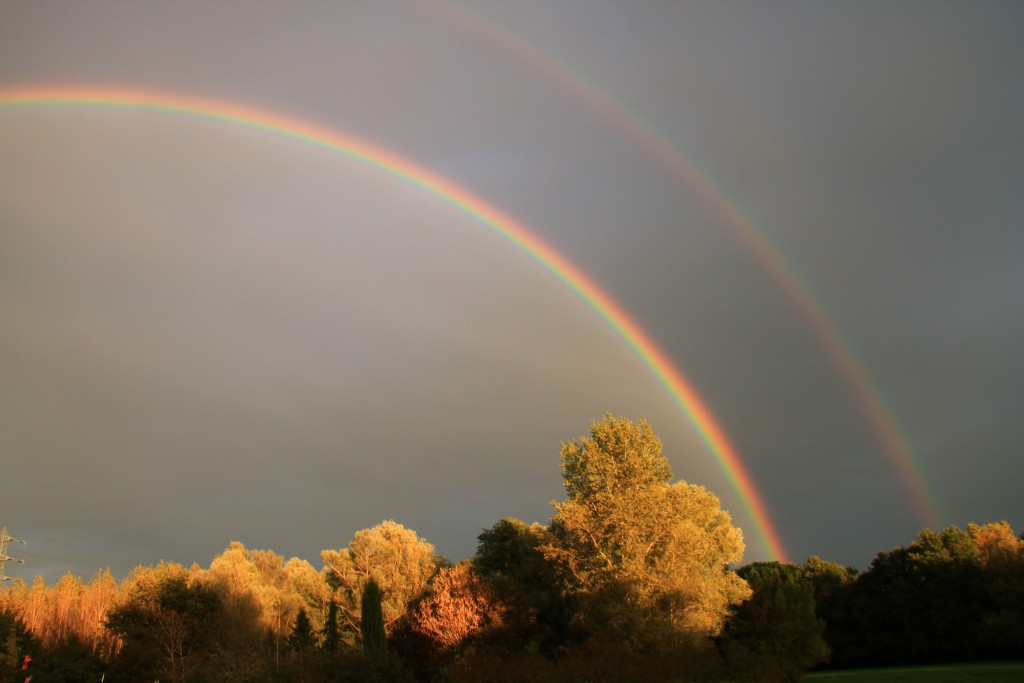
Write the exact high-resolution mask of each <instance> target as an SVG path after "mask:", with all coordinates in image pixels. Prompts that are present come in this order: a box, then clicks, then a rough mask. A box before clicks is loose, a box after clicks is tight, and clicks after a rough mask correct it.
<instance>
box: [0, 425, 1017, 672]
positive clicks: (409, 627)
mask: <svg viewBox="0 0 1024 683" xmlns="http://www.w3.org/2000/svg"><path fill="white" fill-rule="evenodd" d="M561 458H562V476H563V481H564V483H565V490H566V499H565V500H564V501H562V502H560V503H557V504H556V505H555V513H554V515H553V516H552V518H551V520H550V522H549V524H548V525H546V526H542V525H540V524H532V525H527V524H525V523H524V522H521V521H519V520H515V519H503V520H500V521H498V522H496V523H495V524H494V525H493V526H492V527H490V528H489V529H485V530H483V531H482V533H481V534H480V535H479V537H478V540H479V544H478V547H477V552H476V555H475V556H474V557H473V558H472V559H470V560H465V561H462V562H459V563H458V564H455V565H452V564H451V563H450V562H448V561H447V560H446V559H445V558H443V557H441V556H439V555H438V554H437V553H436V552H435V550H434V547H433V546H432V545H431V544H430V543H428V542H427V541H426V540H424V539H422V538H419V537H418V536H417V534H416V533H415V532H414V531H413V530H411V529H407V528H405V527H404V526H402V525H401V524H398V523H396V522H394V521H385V522H382V523H381V524H379V525H377V526H375V527H373V528H371V529H364V530H362V531H359V532H357V533H356V534H355V535H354V536H353V538H352V539H351V541H350V542H349V544H348V546H347V547H344V548H338V549H326V550H324V551H323V552H322V553H321V558H320V559H321V562H322V566H321V568H320V569H317V568H316V567H314V566H313V565H312V564H310V563H309V562H308V561H306V560H301V559H298V558H292V559H289V560H287V561H286V560H285V558H284V557H282V556H280V555H278V554H276V553H274V552H273V551H270V550H251V549H247V548H245V547H244V546H243V545H242V544H240V543H231V544H230V545H229V546H228V547H227V548H226V549H225V550H224V551H223V552H222V553H221V554H219V555H218V556H217V557H215V558H214V559H213V561H212V562H211V563H210V566H209V567H208V568H205V569H204V568H201V567H199V566H197V565H193V566H192V567H188V568H186V567H183V566H181V565H178V564H174V563H161V564H159V565H157V566H155V567H137V568H136V569H135V570H133V571H132V572H131V574H130V575H129V576H128V577H127V578H125V579H124V580H123V581H121V582H118V581H117V580H116V579H115V578H114V577H113V576H112V575H111V574H110V573H109V572H101V573H99V574H97V575H96V576H94V577H92V578H91V579H90V580H89V581H88V582H86V581H84V580H83V579H81V578H79V577H77V576H73V575H71V574H67V575H65V576H64V577H62V578H61V579H60V580H59V581H57V582H56V583H55V584H54V585H52V586H47V585H46V584H45V582H44V581H43V580H42V579H41V578H37V579H36V580H35V582H33V583H32V585H28V584H26V583H24V582H22V581H20V580H19V581H16V582H15V583H14V584H13V585H12V586H10V587H8V588H5V589H4V590H2V591H0V679H2V680H12V681H22V680H24V679H25V678H26V677H27V676H32V680H33V681H34V682H36V683H38V682H39V681H51V680H52V681H94V680H100V679H101V677H102V678H103V680H105V681H140V680H163V681H207V680H211V681H212V680H217V681H236V680H237V681H396V682H399V681H401V682H404V681H409V682H413V681H424V682H426V681H452V682H466V683H469V682H477V681H488V682H489V681H493V682H496V683H497V682H499V681H524V680H529V681H608V682H612V681H638V680H643V681H681V680H750V681H795V680H798V679H799V678H800V677H801V676H802V674H803V673H804V672H805V671H806V670H807V669H809V668H812V667H819V666H838V667H851V666H868V665H894V664H913V663H926V662H951V661H966V660H973V659H983V658H1007V657H1019V656H1020V654H1021V653H1022V652H1024V540H1022V538H1020V537H1018V536H1016V535H1015V534H1014V532H1013V530H1012V529H1011V528H1010V527H1009V525H1008V524H1006V523H1005V522H999V523H995V524H986V525H984V526H977V525H973V524H972V525H968V527H967V529H966V530H962V529H959V528H956V527H951V528H949V529H946V530H945V531H943V532H941V533H937V532H934V531H931V530H924V531H922V532H921V533H920V534H919V535H918V537H917V538H916V539H915V540H914V541H913V542H912V543H911V544H910V545H909V546H907V547H906V548H895V549H893V550H891V551H888V552H884V553H879V555H878V556H877V557H876V558H875V560H874V561H873V562H872V564H871V567H870V568H869V569H868V570H867V571H865V572H864V573H862V574H859V573H858V572H857V571H856V570H855V569H852V568H849V567H843V566H840V565H838V564H836V563H833V562H827V561H824V560H821V559H819V558H817V557H811V558H809V559H808V560H807V561H806V562H805V563H803V564H799V565H791V564H779V563H774V562H771V563H764V562H761V563H754V564H748V565H745V566H739V567H737V565H738V564H739V563H740V562H741V560H742V555H743V550H744V546H743V539H742V533H741V532H740V530H739V529H738V528H736V527H735V526H733V524H732V521H731V520H730V518H729V515H728V514H727V513H726V512H724V511H722V510H721V509H720V506H719V501H718V499H717V498H716V497H715V496H714V495H713V494H712V493H710V492H709V491H707V490H706V489H704V488H703V487H701V486H696V485H692V484H687V483H686V482H682V481H676V482H673V481H672V472H671V469H670V467H669V464H668V461H667V460H666V459H665V457H664V455H663V454H662V450H661V443H660V442H659V440H658V438H657V437H656V436H655V435H654V434H653V433H652V432H651V429H650V427H649V426H648V425H647V424H646V423H645V422H643V421H640V422H635V423H634V422H632V421H630V420H626V419H619V418H614V417H611V416H605V418H604V419H603V420H602V421H600V422H598V423H596V424H594V425H593V426H592V428H591V430H590V433H589V435H587V436H585V437H581V438H579V439H577V440H575V441H572V442H570V443H567V444H564V445H563V447H562V453H561Z"/></svg>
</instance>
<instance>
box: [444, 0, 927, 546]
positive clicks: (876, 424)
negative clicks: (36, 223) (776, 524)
mask: <svg viewBox="0 0 1024 683" xmlns="http://www.w3.org/2000/svg"><path fill="white" fill-rule="evenodd" d="M432 7H435V8H441V9H443V10H445V11H446V12H447V14H448V15H449V16H450V17H451V18H452V19H453V20H454V21H456V22H458V23H460V24H462V25H463V26H464V27H465V28H466V29H467V30H468V31H469V32H471V33H475V34H478V35H480V36H481V37H482V39H483V40H485V41H486V43H487V44H488V45H492V46H493V45H498V46H500V47H501V48H502V49H504V50H506V51H508V52H510V53H511V54H513V55H515V56H516V57H517V58H519V59H520V60H522V61H523V62H524V63H525V64H527V65H528V66H529V67H530V68H531V69H533V70H534V71H536V72H537V73H540V74H542V75H544V76H546V77H547V78H548V79H550V80H551V81H552V82H554V83H555V84H557V85H558V87H559V89H560V90H561V91H562V92H566V93H571V94H572V95H573V96H574V97H576V98H577V99H579V100H580V101H581V102H583V103H584V104H585V105H586V106H587V107H588V109H589V110H590V111H592V112H596V113H597V114H599V115H600V116H602V117H603V118H604V119H605V120H607V121H609V122H610V123H611V125H612V126H613V127H614V128H615V129H617V130H618V131H619V132H620V133H621V134H622V135H624V136H625V137H627V138H628V139H630V140H631V141H632V142H633V143H634V144H636V145H637V147H638V148H639V149H642V150H643V151H644V152H645V153H646V154H647V155H648V156H649V157H651V158H652V159H654V160H655V161H656V162H657V163H658V164H659V165H660V166H661V167H662V168H663V169H665V170H666V171H667V172H668V173H669V174H670V175H671V176H672V177H674V178H675V179H676V180H677V181H678V182H679V183H680V184H681V185H683V186H684V187H686V188H688V189H690V190H691V191H693V192H694V193H695V194H696V195H697V196H698V197H699V198H700V199H701V200H702V201H703V202H704V203H705V204H706V205H707V206H708V208H709V209H710V211H711V213H712V214H713V215H714V216H715V217H716V218H717V219H718V220H719V221H720V222H721V224H722V225H723V226H725V227H726V228H728V229H729V230H730V231H731V232H732V233H733V235H734V237H735V238H736V239H737V240H739V241H740V242H741V243H742V244H743V246H744V247H746V249H747V250H748V251H749V252H750V253H751V254H753V256H754V259H755V260H756V261H757V262H758V264H759V265H760V266H761V267H762V268H763V269H764V270H765V271H767V272H768V274H769V276H770V277H771V279H772V280H773V281H774V282H775V284H776V285H777V286H779V287H780V288H781V290H782V292H783V294H784V295H785V297H786V299H787V300H788V301H789V302H790V304H791V305H792V306H793V307H794V308H795V309H796V310H797V311H798V312H799V313H800V315H801V317H802V318H803V319H804V321H805V322H806V323H807V325H808V327H809V328H810V329H811V331H812V332H813V334H814V336H815V337H817V339H818V341H819V343H820V344H821V346H822V348H823V349H825V352H826V353H827V354H828V356H829V357H830V358H831V360H832V364H833V366H834V367H835V368H836V369H837V370H838V372H839V375H840V377H841V378H842V380H843V382H844V383H845V384H846V386H847V388H848V389H849V391H850V393H851V394H852V395H853V397H854V399H855V400H856V402H857V404H858V405H859V406H860V408H861V411H862V412H863V413H864V416H865V417H866V419H867V421H868V423H869V425H870V426H871V429H872V430H873V431H874V433H875V436H876V438H877V439H878V440H879V442H880V443H881V445H882V447H883V449H884V451H885V454H886V456H887V457H888V459H889V462H890V464H891V465H892V467H893V468H894V470H895V471H896V472H897V474H898V476H899V478H900V480H901V482H902V483H903V487H904V489H905V490H906V491H907V494H908V495H909V498H910V501H911V505H912V507H913V509H914V512H915V514H916V515H917V517H918V518H919V519H920V520H921V521H922V523H924V524H925V525H928V526H931V527H932V528H941V527H942V520H943V518H944V515H942V514H941V512H940V508H939V505H938V503H937V498H936V496H935V493H934V491H933V490H932V487H931V486H930V484H929V483H928V477H927V476H926V473H925V470H924V468H923V466H922V464H921V462H920V459H919V458H918V456H917V455H916V454H915V453H914V450H913V448H912V447H911V445H910V442H909V439H908V438H907V437H906V435H905V434H903V432H902V430H901V429H900V427H899V424H898V422H897V420H896V417H895V414H894V413H893V411H892V409H891V407H890V406H889V405H888V403H887V402H886V400H885V398H884V397H883V395H882V392H881V390H880V389H879V388H878V384H877V382H876V381H874V380H873V379H872V377H871V374H870V372H869V371H868V369H867V367H866V366H865V365H864V363H863V362H861V361H860V360H859V359H858V358H857V354H856V352H855V351H854V349H853V345H852V344H851V343H850V342H849V340H848V339H847V336H846V335H844V334H843V333H842V331H841V330H840V328H839V326H838V324H837V323H836V322H835V321H834V320H833V319H832V316H831V315H829V313H828V311H827V309H826V308H825V306H824V305H823V304H822V302H821V300H820V299H819V298H818V297H816V296H815V295H814V293H813V291H812V290H811V288H810V287H809V286H808V285H807V283H806V282H804V281H803V279H802V278H801V277H800V276H799V275H798V273H797V270H796V268H795V267H794V266H793V265H792V264H791V263H789V262H788V260H787V259H786V258H785V256H784V255H783V254H782V252H780V251H779V249H778V248H777V247H775V246H774V245H773V244H772V242H771V239H770V238H769V237H768V235H767V234H765V232H764V230H761V229H758V227H757V225H756V224H755V223H754V221H753V220H752V219H751V218H750V217H749V216H748V215H747V214H746V213H745V212H744V211H743V210H742V209H741V208H740V207H739V206H738V205H737V203H736V202H735V201H732V200H731V199H730V198H729V197H728V195H727V194H726V193H725V192H724V191H723V190H722V189H721V188H720V187H719V186H718V185H716V184H715V183H714V182H713V181H712V180H711V179H710V178H709V176H708V175H707V174H706V173H704V172H702V171H701V170H700V169H699V168H698V167H697V166H696V165H695V164H693V163H692V162H690V161H689V160H688V159H687V156H686V155H685V154H683V153H681V152H680V151H678V150H677V149H675V148H674V147H673V145H672V144H671V142H669V140H667V139H666V138H665V137H664V136H663V135H661V134H660V133H658V132H657V131H656V130H654V129H653V128H652V127H651V126H650V125H649V124H647V123H645V122H644V121H643V120H642V119H641V118H640V117H639V116H638V115H637V114H635V113H633V112H631V111H629V110H628V109H627V108H626V107H625V106H624V105H622V104H620V103H619V102H618V101H616V100H615V99H614V98H613V97H612V96H611V95H609V94H608V93H607V92H605V91H604V90H602V89H600V88H598V87H597V86H595V85H594V84H593V83H592V82H591V81H590V80H589V79H587V78H586V77H585V76H583V75H581V74H580V73H578V72H577V71H575V70H573V69H572V68H570V67H569V66H568V65H567V64H566V63H565V62H564V60H561V59H558V58H557V57H555V56H553V55H552V54H551V53H549V52H548V51H546V50H544V49H542V48H539V47H537V46H535V45H533V44H532V43H530V42H529V41H527V40H526V39H524V38H522V37H521V36H519V35H517V34H515V33H514V32H512V31H511V30H509V29H507V28H505V27H503V26H501V24H500V23H499V22H497V21H496V20H494V19H492V18H490V17H488V16H485V15H484V13H483V11H482V10H480V9H479V8H469V7H466V6H464V5H460V4H456V3H452V2H446V3H437V4H434V5H432Z"/></svg>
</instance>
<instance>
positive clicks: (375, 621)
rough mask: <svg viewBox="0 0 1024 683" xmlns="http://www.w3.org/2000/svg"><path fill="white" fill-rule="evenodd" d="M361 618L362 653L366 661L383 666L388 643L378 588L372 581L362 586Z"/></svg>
mask: <svg viewBox="0 0 1024 683" xmlns="http://www.w3.org/2000/svg"><path fill="white" fill-rule="evenodd" d="M360 612H361V615H362V618H361V619H360V622H359V628H360V630H361V632H362V636H363V652H365V653H366V657H367V659H369V660H370V661H372V662H374V663H376V664H383V663H384V662H385V661H387V656H388V642H387V636H386V635H385V634H384V615H383V613H382V612H381V595H380V587H378V586H377V582H376V581H375V580H374V579H372V578H371V579H370V580H369V581H367V582H366V585H365V586H363V597H362V600H361V604H360Z"/></svg>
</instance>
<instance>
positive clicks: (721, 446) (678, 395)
mask: <svg viewBox="0 0 1024 683" xmlns="http://www.w3.org/2000/svg"><path fill="white" fill-rule="evenodd" d="M39 108H68V109H99V110H138V111H147V112H154V113H158V114H166V115H171V116H183V117H187V118H192V119H201V120H206V121H213V122H217V123H223V124H227V125H229V126H232V127H237V128H242V129H247V130H250V131H255V132H259V133H265V134H270V135H272V136H275V137H277V138H281V139H285V140H289V141H292V142H295V143H298V144H301V145H307V146H310V147H314V148H317V149H321V150H326V151H328V152H331V153H335V154H338V155H340V156H342V157H344V158H347V159H349V160H352V161H355V162H358V163H360V164H363V165H365V166H367V167H370V168H372V169H374V170H375V171H377V172H379V173H382V174H383V175H385V176H387V177H389V178H392V179H394V180H397V181H399V182H401V183H403V184H405V185H407V186H411V187H413V188H415V189H417V190H418V191H420V192H422V193H424V194H426V195H428V196H430V197H432V198H434V199H436V200H439V201H440V202H442V203H443V204H446V205H448V206H450V207H452V208H453V209H455V210H457V211H458V212H460V213H462V214H465V215H467V216H469V217H471V218H472V219H473V220H475V221H476V222H478V223H479V224H481V225H483V226H484V227H486V228H487V229H489V230H490V231H492V232H493V233H494V234H496V235H498V236H499V237H501V238H502V239H504V240H505V241H506V242H508V243H510V244H512V245H513V246H514V247H516V248H517V249H518V250H519V251H521V252H522V253H523V254H525V255H526V256H528V257H529V258H530V259H532V260H534V261H536V262H537V263H538V264H540V265H541V266H542V267H543V268H544V269H545V270H547V271H548V272H549V273H550V274H551V275H552V276H553V277H555V278H556V279H557V280H558V281H560V282H561V283H562V284H563V285H565V286H566V287H568V288H569V290H570V291H572V292H573V293H574V294H575V295H576V296H577V297H578V298H579V299H580V300H582V301H583V302H584V303H585V304H586V305H587V306H588V307H590V308H591V309H592V310H593V311H594V312H595V313H596V314H597V315H598V316H599V317H600V318H601V319H602V320H603V321H604V322H605V323H606V324H607V325H608V326H609V327H610V328H611V329H612V330H613V331H614V333H615V334H616V335H618V336H619V337H620V338H621V339H622V340H623V341H624V342H625V343H626V345H627V346H628V347H629V348H630V349H631V350H632V352H633V353H634V354H635V355H636V356H637V357H638V358H639V359H640V360H641V362H642V363H643V364H644V365H645V366H646V367H647V369H648V370H649V371H650V372H651V373H652V375H653V376H654V377H655V378H656V379H657V381H658V382H659V383H660V384H661V386H662V387H663V388H664V389H665V391H666V392H667V393H668V394H669V396H670V397H671V398H672V400H673V402H674V403H675V404H676V405H677V406H678V407H679V408H680V409H681V411H682V412H683V414H684V415H685V416H686V418H687V419H688V420H689V422H690V423H691V424H692V426H693V428H694V429H695V430H696V432H697V433H698V435H699V436H700V438H701V440H702V441H703V443H704V444H705V446H706V447H707V449H708V450H709V451H710V452H711V454H712V455H713V457H714V459H715V461H716V463H717V464H718V466H719V468H720V469H721V471H722V472H723V473H724V474H725V476H726V478H727V479H728V481H729V483H730V485H731V486H732V488H733V489H734V490H735V492H736V493H737V494H738V496H739V498H740V501H741V504H742V505H743V507H744V509H745V511H746V512H747V514H748V515H749V516H750V519H751V520H752V521H753V523H754V525H755V531H756V535H757V537H758V539H759V540H760V542H761V543H762V545H763V546H764V549H765V550H766V551H767V552H768V553H770V554H771V555H772V556H773V557H774V558H775V559H777V560H779V561H782V562H786V561H789V558H788V555H787V553H786V550H785V548H784V546H783V543H782V539H781V537H780V535H779V532H778V530H777V529H776V528H775V526H774V524H773V522H772V519H771V516H770V515H769V513H768V510H767V508H766V506H765V504H764V501H763V499H762V498H761V495H760V493H759V492H758V491H757V488H756V487H755V486H754V482H753V480H752V479H751V477H750V475H749V473H748V472H747V470H746V467H745V466H744V465H743V462H742V461H741V460H740V457H739V454H738V453H737V452H736V449H735V448H734V447H733V445H732V444H731V443H730V441H729V439H728V438H727V436H726V434H725V431H724V430H723V429H722V427H721V426H720V425H719V424H718V421H717V420H716V419H715V417H714V416H713V415H712V413H711V411H710V410H709V409H708V407H707V406H706V405H705V404H704V402H703V401H702V400H701V398H700V396H699V395H698V393H697V391H696V389H694V387H693V385H692V384H691V383H690V382H689V381H688V380H687V379H686V377H685V376H684V375H683V373H682V372H680V371H679V370H678V369H677V368H676V367H675V366H674V365H673V363H672V362H671V361H670V360H669V358H668V356H666V355H665V353H664V352H663V351H662V350H661V349H660V348H659V347H658V345H657V344H655V343H654V341H653V340H652V339H651V338H650V336H649V335H648V334H647V333H646V332H644V330H643V329H641V328H640V326H639V325H637V324H636V322H634V321H633V320H632V318H630V316H629V315H627V314H626V312H625V311H624V310H623V309H622V308H621V307H620V306H619V305H618V304H617V303H616V302H615V301H614V300H613V299H612V298H611V297H609V296H608V295H607V294H606V293H605V292H604V291H603V290H602V289H601V288H600V287H598V285H597V284H596V283H595V282H594V281H593V280H591V279H590V278H589V277H588V276H587V275H586V274H585V273H583V272H582V271H581V270H580V269H579V268H577V267H576V266H575V265H573V264H572V263H571V262H570V261H569V260H568V259H567V258H565V257H564V256H562V255H561V254H560V253H559V252H557V251H555V250H554V249H553V248H552V247H550V246H549V245H548V244H546V243H545V242H544V241H543V240H541V239H540V238H539V237H537V235H535V234H534V233H533V232H532V231H530V230H528V229H527V228H526V227H525V226H524V225H522V224H521V223H518V222H517V221H515V220H514V219H513V218H511V217H509V216H508V215H506V214H504V213H503V212H501V211H499V210H498V209H497V208H495V207H494V206H492V205H490V204H489V203H487V202H486V201H484V200H483V199H481V198H479V197H476V196H474V195H473V194H471V193H470V192H468V191H467V190H465V189H464V188H462V187H460V186H458V185H456V184H455V183H452V182H451V181H449V180H447V179H445V178H443V177H441V176H439V175H437V174H436V173H433V172H432V171H430V170H428V169H426V168H423V167H421V166H418V165H417V164H415V163H413V162H412V161H409V160H408V159H405V158H403V157H401V156H399V155H397V154H395V153H393V152H390V151H388V150H386V149H384V148H381V147H378V146H376V145H373V144H371V143H369V142H366V141H364V140H360V139H358V138H356V137H353V136H351V135H347V134H345V133H342V132H340V131H338V130H336V129H332V128H327V127H323V126H319V125H316V124H313V123H310V122H307V121H303V120H300V119H296V118H292V117H288V116H284V115H281V114H277V113H274V112H271V111H267V110H264V109H258V108H252V107H246V106H241V105H239V104H235V103H231V102H225V101H219V100H214V99H205V98H200V97H193V96H188V95H180V94H174V93H165V92H157V91H147V90H134V89H122V88H114V87H96V86H64V85H29V86H23V87H8V88H0V110H5V109H6V110H29V109H39Z"/></svg>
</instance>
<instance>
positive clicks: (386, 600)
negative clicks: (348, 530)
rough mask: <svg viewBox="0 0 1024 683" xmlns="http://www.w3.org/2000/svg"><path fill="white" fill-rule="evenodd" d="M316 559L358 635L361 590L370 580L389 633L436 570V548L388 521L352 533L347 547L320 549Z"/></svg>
mask: <svg viewBox="0 0 1024 683" xmlns="http://www.w3.org/2000/svg"><path fill="white" fill-rule="evenodd" d="M320 556H321V558H322V559H323V561H324V564H325V565H326V576H327V581H328V583H329V584H330V585H331V586H332V587H333V588H334V589H335V590H336V594H337V598H338V600H339V607H340V611H341V612H342V616H343V618H344V621H345V625H346V627H347V628H348V629H349V630H350V631H352V632H354V633H358V632H359V622H360V620H361V615H360V604H361V601H362V594H363V589H364V587H365V586H366V583H367V582H368V581H369V580H370V579H371V578H372V579H373V580H375V581H376V582H377V585H378V586H379V588H380V592H381V609H382V612H383V616H384V629H385V631H386V632H387V633H390V632H391V630H392V629H393V628H394V626H395V624H396V623H397V622H398V620H399V619H400V618H401V617H402V616H403V615H404V614H405V613H406V611H407V608H408V605H409V603H410V602H411V601H412V600H414V599H416V598H418V597H419V596H421V595H422V594H423V592H424V590H425V589H426V587H427V582H428V581H429V580H430V578H431V577H432V576H433V575H434V572H435V571H436V570H437V560H436V558H435V553H434V546H432V545H431V544H430V543H428V542H426V541H425V540H423V539H421V538H419V537H417V536H416V532H415V531H413V530H412V529H406V528H405V527H404V526H402V525H401V524H398V523H397V522H394V521H391V520H388V521H385V522H381V523H380V524H378V525H377V526H375V527H373V528H370V529H364V530H362V531H358V532H356V534H355V536H353V538H352V541H351V543H349V546H348V547H347V548H343V549H341V550H324V551H323V552H322V553H321V554H320Z"/></svg>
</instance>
